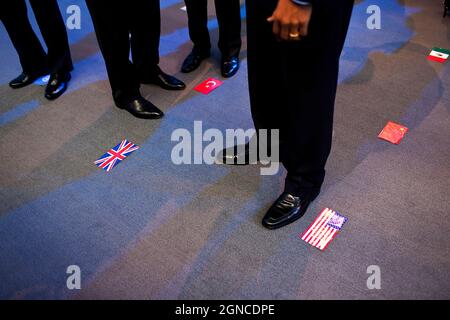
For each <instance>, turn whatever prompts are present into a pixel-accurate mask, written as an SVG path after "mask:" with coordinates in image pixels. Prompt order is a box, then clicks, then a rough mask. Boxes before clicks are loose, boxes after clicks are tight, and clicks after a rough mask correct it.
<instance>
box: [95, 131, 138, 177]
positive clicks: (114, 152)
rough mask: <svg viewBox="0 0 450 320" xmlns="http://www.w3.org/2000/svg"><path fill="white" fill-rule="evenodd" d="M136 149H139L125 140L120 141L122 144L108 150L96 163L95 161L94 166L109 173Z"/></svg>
mask: <svg viewBox="0 0 450 320" xmlns="http://www.w3.org/2000/svg"><path fill="white" fill-rule="evenodd" d="M137 149H139V147H138V146H137V145H135V144H133V143H131V142H129V141H128V140H126V139H125V140H122V142H120V143H119V144H118V145H117V146H115V147H114V148H112V149H110V150H109V151H108V152H106V153H105V154H104V155H103V156H101V157H100V158H99V159H98V160H97V161H95V162H94V164H95V165H96V166H97V167H99V168H102V169H103V170H105V171H106V172H109V171H111V170H112V169H113V168H114V167H115V166H116V165H118V164H119V163H120V162H122V161H123V160H124V159H125V158H126V157H128V156H129V155H130V154H132V153H133V152H134V151H136V150H137Z"/></svg>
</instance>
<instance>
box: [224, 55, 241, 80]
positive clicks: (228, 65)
mask: <svg viewBox="0 0 450 320" xmlns="http://www.w3.org/2000/svg"><path fill="white" fill-rule="evenodd" d="M238 70H239V57H237V56H234V57H231V58H226V59H223V60H222V67H221V71H222V76H223V77H225V78H231V77H232V76H234V75H235V74H236V72H238Z"/></svg>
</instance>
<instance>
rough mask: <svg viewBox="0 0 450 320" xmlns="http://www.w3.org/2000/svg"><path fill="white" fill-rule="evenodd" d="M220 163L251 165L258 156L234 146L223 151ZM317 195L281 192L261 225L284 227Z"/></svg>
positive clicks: (299, 215) (303, 211) (307, 191)
mask: <svg viewBox="0 0 450 320" xmlns="http://www.w3.org/2000/svg"><path fill="white" fill-rule="evenodd" d="M220 157H221V158H222V159H221V161H222V163H224V164H229V165H248V164H251V163H253V162H252V161H253V160H254V159H255V158H256V159H257V160H258V161H259V157H258V156H256V157H255V156H253V157H251V156H250V145H249V144H248V143H247V144H245V145H244V148H238V147H237V146H235V147H234V148H233V149H231V150H230V149H224V150H223V151H222V153H221V156H220ZM318 195H319V191H317V190H303V191H301V192H299V193H297V194H295V195H294V194H292V193H290V192H283V193H282V194H281V196H279V197H278V199H277V200H276V201H275V202H274V204H273V205H272V206H271V207H270V208H269V210H268V211H267V213H266V214H265V216H264V218H263V220H262V224H263V226H264V227H266V228H267V229H271V230H273V229H278V228H281V227H284V226H286V225H288V224H290V223H292V222H294V221H296V220H298V219H300V218H301V217H303V215H304V214H305V213H306V210H307V209H308V206H309V205H310V204H311V202H313V201H314V199H315V198H316V197H317V196H318Z"/></svg>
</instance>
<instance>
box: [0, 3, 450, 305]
mask: <svg viewBox="0 0 450 320" xmlns="http://www.w3.org/2000/svg"><path fill="white" fill-rule="evenodd" d="M74 3H75V4H78V5H79V6H80V8H81V13H82V25H81V29H80V30H69V37H70V42H71V50H72V54H73V58H74V62H75V70H74V72H73V80H72V82H71V84H70V89H69V91H68V92H67V93H66V94H65V95H64V96H62V97H61V98H60V99H58V100H56V101H54V102H49V101H46V100H45V99H44V97H43V89H44V88H43V87H40V86H37V85H32V86H30V87H27V88H24V89H21V90H12V89H10V88H9V87H8V81H9V80H10V79H12V78H13V77H14V76H16V75H17V74H18V73H20V71H21V68H20V65H19V63H18V59H17V56H16V54H15V51H14V49H13V47H12V45H11V43H10V41H9V39H8V36H7V34H6V32H5V30H4V27H3V25H0V58H1V71H2V72H1V73H0V149H1V150H2V153H1V157H2V159H1V162H0V298H2V299H109V298H112V299H448V298H450V272H449V271H450V237H449V234H450V219H449V218H448V216H449V214H450V197H449V195H450V90H449V89H450V62H448V63H446V64H439V63H437V62H432V61H428V60H427V55H428V54H429V52H430V50H431V48H432V47H435V46H437V47H443V48H450V38H449V36H450V28H449V27H450V18H447V19H443V18H442V17H441V16H442V1H439V0H433V1H431V0H430V1H420V0H403V1H400V0H398V1H381V0H371V1H367V0H364V1H358V2H357V3H356V4H355V8H354V15H353V19H352V23H351V27H350V31H349V36H348V40H347V43H346V46H345V49H344V52H343V55H342V59H341V75H340V83H339V88H338V96H337V101H336V116H335V131H334V144H333V150H332V154H331V156H330V159H329V162H328V165H327V177H326V182H325V185H324V188H323V192H322V194H321V195H320V197H319V198H318V199H317V200H316V201H315V202H314V203H313V204H312V205H311V207H310V209H309V210H308V212H307V214H306V215H305V216H304V217H303V218H302V219H301V220H299V221H298V222H296V223H294V224H292V225H289V226H287V227H285V228H283V229H280V230H276V231H269V230H266V229H264V228H263V227H262V226H261V223H260V221H261V218H262V216H263V215H264V213H265V211H266V210H267V208H268V207H269V206H270V205H271V203H272V202H273V201H274V200H275V199H276V198H277V196H278V195H279V193H280V192H281V191H282V187H283V177H284V174H285V172H284V171H280V173H279V174H278V175H276V176H261V175H260V171H259V169H260V168H259V167H258V166H250V167H225V166H220V165H213V166H210V165H180V166H177V165H175V164H173V163H172V161H171V151H172V148H173V146H174V145H175V143H174V142H172V141H171V139H170V138H171V134H172V132H173V131H174V130H176V129H178V128H186V129H188V130H190V131H192V129H193V125H194V121H202V122H203V127H204V129H205V130H206V129H207V128H218V129H220V130H225V129H227V128H251V127H252V121H251V116H250V111H249V101H248V86H247V65H246V46H245V42H246V41H245V40H246V38H245V28H244V29H243V39H244V48H243V52H242V69H241V71H240V72H239V73H238V75H237V76H235V77H233V78H232V79H229V80H224V84H223V86H221V87H220V88H218V89H217V90H216V91H215V92H213V93H212V94H210V95H208V96H204V95H200V94H198V93H197V92H195V91H193V90H192V89H193V88H194V87H195V85H197V84H198V83H199V82H201V81H203V80H204V79H206V78H207V77H216V78H219V79H221V78H220V71H219V63H218V61H219V58H220V56H219V53H218V50H217V48H214V51H213V56H212V57H211V58H210V59H208V61H207V62H206V63H204V64H203V65H202V67H201V68H200V69H199V70H198V71H197V72H195V73H192V74H189V75H185V74H181V73H180V72H179V69H180V65H181V62H182V60H183V58H184V57H185V55H186V54H187V53H188V52H189V51H190V49H191V44H190V42H189V37H188V31H187V27H186V22H187V21H186V13H185V12H184V11H182V10H180V8H181V7H182V6H183V5H184V4H183V3H182V2H181V1H179V0H162V1H161V5H162V24H163V34H162V38H161V66H162V67H163V69H164V70H165V71H167V72H169V73H173V74H175V75H177V76H178V77H179V78H181V79H182V80H184V81H185V82H186V84H187V86H188V88H187V89H186V90H185V91H183V92H167V91H163V90H161V89H159V88H156V87H153V86H143V87H142V93H143V94H144V95H145V96H146V97H147V98H149V99H150V100H151V101H153V102H154V103H155V104H156V105H158V106H160V108H161V109H163V110H164V112H165V113H166V117H165V118H164V119H162V120H158V121H145V120H139V119H135V118H133V117H131V116H130V115H129V114H127V113H126V112H123V111H121V110H119V109H117V108H115V107H114V105H113V103H112V99H111V95H110V88H109V83H108V81H107V77H106V73H105V68H104V64H103V60H102V57H101V55H100V54H99V51H98V46H97V42H96V38H95V35H94V34H93V28H92V24H91V22H90V19H89V16H88V13H87V10H86V8H85V4H84V1H81V0H70V1H69V0H64V1H60V6H61V9H62V11H63V13H64V15H65V17H67V16H68V15H67V14H66V13H65V9H66V8H67V6H68V5H70V4H74ZM369 5H378V6H379V7H380V8H381V17H382V22H381V29H380V30H369V29H368V28H367V26H366V20H367V18H368V17H369V14H367V13H366V9H367V7H368V6H369ZM242 14H243V20H245V10H244V9H243V11H242ZM30 16H32V14H31V13H30ZM32 21H33V25H34V26H35V27H36V23H35V21H34V18H32ZM209 25H210V29H211V34H212V38H213V41H214V42H216V41H217V21H216V19H215V16H214V10H213V7H212V5H211V6H210V23H209ZM222 80H223V79H222ZM387 121H395V122H398V123H401V124H403V125H405V126H407V127H408V128H409V129H410V130H409V132H408V133H407V135H406V137H405V139H404V141H403V142H402V143H401V144H400V145H393V144H389V143H387V142H385V141H382V140H380V139H378V138H377V135H378V133H379V132H380V131H381V129H382V128H383V127H384V125H385V124H386V123H387ZM123 138H126V139H129V140H130V141H132V142H134V143H136V144H138V145H139V146H140V149H139V150H138V151H136V152H135V153H134V154H132V155H131V156H130V157H129V158H128V159H126V160H125V161H124V162H122V163H121V164H119V165H118V166H117V167H116V168H115V169H114V170H113V171H112V172H110V173H106V172H104V171H102V170H100V169H98V168H97V167H96V166H95V165H94V164H93V161H95V160H96V159H97V158H99V157H100V156H101V155H102V154H103V153H104V152H105V151H106V150H107V149H109V148H111V147H113V146H115V145H116V144H117V143H118V142H119V141H120V140H121V139H123ZM324 207H330V208H332V209H334V210H337V211H339V212H340V213H341V214H342V215H344V216H346V217H347V218H348V222H347V223H346V224H345V225H344V228H343V229H342V231H341V232H340V233H339V235H338V236H337V238H336V239H335V240H334V241H333V242H332V243H331V244H330V246H329V247H328V248H327V249H326V250H325V251H324V252H321V251H319V250H317V249H315V248H313V247H311V246H309V245H308V244H306V243H304V242H303V241H301V240H300V239H299V235H300V234H301V233H302V232H303V231H304V230H305V229H306V228H307V227H308V226H309V224H310V223H311V222H312V221H313V220H314V219H315V217H316V216H317V215H318V214H319V212H320V211H321V209H322V208H324ZM69 265H78V266H79V267H80V269H81V272H82V288H81V290H73V291H71V290H68V288H67V287H66V279H67V277H68V275H67V274H66V269H67V267H68V266H69ZM371 265H377V266H379V267H380V270H381V289H379V290H370V289H368V287H367V285H366V281H367V278H368V277H369V274H368V273H367V268H368V266H371Z"/></svg>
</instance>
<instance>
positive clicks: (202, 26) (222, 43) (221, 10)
mask: <svg viewBox="0 0 450 320" xmlns="http://www.w3.org/2000/svg"><path fill="white" fill-rule="evenodd" d="M185 3H186V8H187V14H188V21H189V36H190V38H191V40H192V42H193V43H194V49H195V50H197V51H199V52H201V53H206V52H209V51H210V49H211V41H210V37H209V31H208V8H207V4H208V2H207V0H185ZM215 6H216V16H217V20H218V23H219V49H220V51H221V53H222V56H224V57H226V58H229V57H231V56H235V55H239V52H240V50H241V44H242V41H241V12H240V2H239V0H215Z"/></svg>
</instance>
